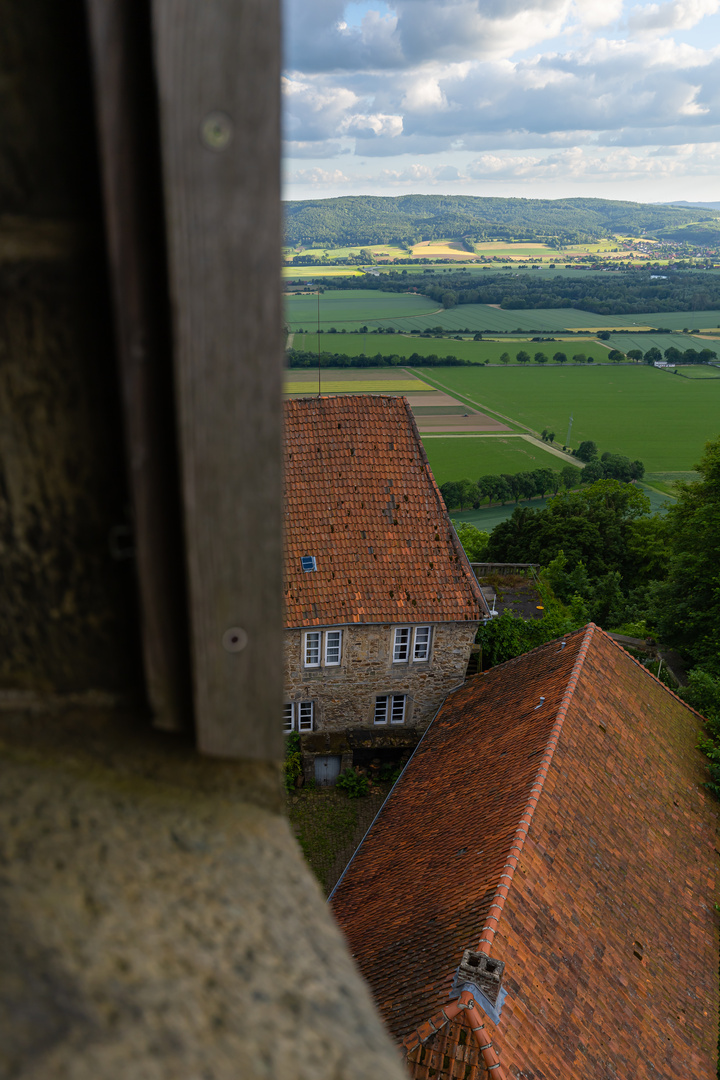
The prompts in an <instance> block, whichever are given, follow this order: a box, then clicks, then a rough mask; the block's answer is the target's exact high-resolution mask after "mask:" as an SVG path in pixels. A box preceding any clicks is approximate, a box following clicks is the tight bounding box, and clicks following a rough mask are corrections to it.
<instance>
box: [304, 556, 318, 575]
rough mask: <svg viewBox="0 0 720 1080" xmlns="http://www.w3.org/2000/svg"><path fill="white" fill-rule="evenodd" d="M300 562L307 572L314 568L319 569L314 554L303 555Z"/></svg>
mask: <svg viewBox="0 0 720 1080" xmlns="http://www.w3.org/2000/svg"><path fill="white" fill-rule="evenodd" d="M300 563H301V565H302V568H303V570H304V571H305V573H306V574H309V573H311V572H312V571H313V570H317V562H316V560H315V556H314V555H303V556H302V557H301V559H300Z"/></svg>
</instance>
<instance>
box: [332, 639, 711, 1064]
mask: <svg viewBox="0 0 720 1080" xmlns="http://www.w3.org/2000/svg"><path fill="white" fill-rule="evenodd" d="M583 641H584V643H585V648H584V649H582V653H584V656H582V655H581V646H582V643H583ZM578 658H580V662H578ZM540 697H544V698H545V701H544V702H543V704H542V706H541V707H540V708H536V706H537V705H538V704H539V699H540ZM561 703H563V709H562V710H561V709H560V706H561ZM563 711H564V719H563V720H562V725H561V728H560V734H559V738H558V739H557V747H556V748H555V749H554V753H553V754H552V757H551V759H550V762H549V765H548V766H547V769H546V772H547V776H546V777H545V779H544V782H543V786H542V791H541V793H540V797H539V801H538V804H537V808H536V809H535V811H534V814H533V816H532V820H531V824H530V827H529V831H528V834H527V839H526V840H525V842H524V846H523V848H522V852H521V854H520V861H519V865H518V868H517V870H516V871H515V873H514V877H513V880H512V884H511V887H510V891H509V895H508V898H507V901H506V902H505V906H504V910H503V911H502V915H501V917H500V921H499V925H498V930H497V937H496V938H495V941H494V943H493V945H492V949H491V952H492V955H493V956H495V957H497V958H498V959H500V960H503V961H505V963H506V970H505V982H504V985H505V987H506V989H507V990H508V997H507V999H506V1001H505V1004H504V1006H503V1010H502V1015H501V1019H500V1023H499V1025H498V1027H497V1028H496V1027H494V1025H493V1024H492V1023H491V1022H490V1021H489V1020H488V1021H486V1029H487V1032H488V1034H489V1035H490V1037H491V1038H492V1041H493V1044H494V1046H495V1049H496V1051H497V1052H498V1054H499V1057H500V1062H501V1064H502V1068H503V1072H504V1074H505V1076H506V1077H508V1078H509V1077H513V1078H515V1077H517V1078H522V1080H526V1078H528V1077H534V1078H535V1080H550V1078H551V1077H552V1078H553V1080H555V1078H559V1080H586V1078H593V1080H594V1078H603V1080H605V1078H608V1080H609V1078H611V1077H612V1078H620V1077H622V1078H623V1080H645V1078H647V1080H650V1078H653V1080H670V1078H671V1077H673V1078H675V1077H677V1076H683V1077H685V1076H687V1077H690V1076H692V1077H695V1078H700V1080H710V1078H711V1077H712V1078H714V1077H715V1056H716V1055H715V1044H716V1041H717V1018H718V1016H717V1013H718V980H717V969H718V950H717V927H716V917H715V915H714V913H713V901H714V893H715V890H716V885H717V867H716V855H715V851H714V835H715V822H716V814H715V809H714V804H712V802H711V801H710V800H709V799H708V798H707V797H706V796H705V794H704V792H703V790H702V787H701V783H702V778H703V765H702V759H701V756H700V754H699V753H698V751H697V750H696V749H695V743H696V741H697V731H698V726H699V719H698V717H697V714H695V713H693V712H692V710H690V709H688V708H687V707H686V706H685V705H684V704H683V703H682V702H680V701H679V700H678V699H677V698H676V697H675V696H674V695H673V694H671V693H670V692H669V691H667V689H666V688H665V687H663V686H662V684H660V683H659V682H658V681H657V680H656V679H654V678H653V677H652V676H651V675H649V674H648V672H647V671H646V670H645V669H644V668H642V666H641V665H639V664H638V663H637V662H636V661H634V660H633V659H632V658H631V657H630V656H629V655H628V654H627V653H625V652H624V651H623V650H622V649H621V648H620V647H619V646H618V645H616V644H615V643H614V642H613V641H611V639H609V638H608V637H607V635H605V634H603V633H602V631H599V630H597V629H595V628H593V627H590V628H588V629H586V630H585V631H581V632H578V633H577V634H573V635H570V636H568V638H567V639H566V645H565V647H564V648H561V646H560V643H559V642H551V643H550V644H548V645H545V646H542V647H541V648H539V649H536V650H534V651H533V652H531V653H528V654H526V655H525V656H522V657H518V658H517V659H516V660H513V661H511V662H510V663H508V664H503V665H501V666H500V667H497V668H495V669H493V670H492V671H490V672H488V673H487V674H486V675H483V676H480V677H478V678H477V679H474V680H472V681H471V682H470V683H467V684H466V685H465V686H464V687H463V688H461V689H460V690H459V691H457V692H456V693H455V694H452V695H450V696H449V697H448V699H447V701H446V703H445V705H444V706H443V708H442V710H441V712H440V714H439V715H438V717H437V719H436V720H435V722H434V723H433V725H432V726H431V728H430V729H429V731H428V733H427V734H426V736H425V739H424V740H423V742H422V743H421V744H420V747H419V749H418V751H417V752H416V754H415V757H414V758H413V759H412V761H411V762H410V764H409V765H408V767H407V769H406V771H405V773H404V774H403V776H402V777H401V779H400V781H399V782H398V785H397V786H396V788H395V789H394V790H393V793H392V795H391V797H390V798H389V800H388V801H387V803H386V805H385V807H384V808H383V811H382V813H381V815H380V817H379V818H378V820H377V821H376V823H375V825H374V826H373V828H372V830H371V831H370V833H369V835H368V836H367V838H366V840H365V841H364V843H363V845H362V846H361V848H360V849H359V851H358V852H357V853H356V856H355V858H354V860H353V862H352V863H351V864H350V867H349V868H348V870H347V872H346V874H345V876H344V878H343V879H342V880H341V882H340V885H339V886H338V889H337V890H336V892H335V894H334V896H333V908H334V910H335V913H336V915H337V917H338V919H339V921H340V923H341V925H342V926H343V928H344V930H345V933H346V934H347V936H348V939H349V942H350V945H351V948H352V951H353V952H354V954H355V956H356V959H357V961H358V963H359V964H360V967H361V969H362V970H363V972H364V974H365V976H366V978H367V979H368V980H369V982H370V985H371V987H372V988H373V992H374V994H375V997H376V1000H377V1002H378V1005H379V1006H380V1008H381V1010H382V1012H383V1014H384V1016H385V1018H386V1020H387V1023H388V1025H389V1027H390V1029H391V1030H392V1031H393V1033H394V1034H395V1035H396V1036H397V1037H398V1038H402V1037H403V1036H407V1035H408V1034H409V1033H411V1032H412V1031H413V1030H414V1029H415V1028H417V1027H418V1026H420V1025H421V1024H422V1023H423V1022H425V1021H427V1020H429V1019H430V1018H431V1017H433V1016H436V1015H437V1013H438V1012H439V1009H440V1008H441V1007H442V1006H443V1005H446V1004H447V1003H448V992H449V989H450V983H451V980H452V974H453V971H454V969H455V968H456V966H457V964H458V962H459V960H460V958H461V955H462V951H463V949H465V948H478V943H479V940H480V937H481V933H482V928H483V926H484V925H485V918H486V915H487V910H488V907H489V904H490V902H491V900H492V898H493V896H494V895H495V894H496V890H497V885H498V882H499V880H500V874H502V872H503V867H504V865H505V862H506V855H507V853H508V848H509V844H510V842H512V838H513V837H514V836H515V834H516V830H517V828H518V823H519V821H520V819H521V817H522V816H523V810H524V809H525V807H526V805H527V802H528V794H529V791H530V788H531V786H532V785H533V780H534V777H535V774H536V772H537V762H538V761H539V760H541V759H542V758H543V757H545V756H546V755H545V754H544V751H545V749H546V745H547V744H548V740H549V736H550V733H551V730H552V728H553V725H554V723H555V720H556V717H557V715H558V712H563ZM553 743H554V739H553ZM636 952H640V953H641V954H642V956H641V957H638V956H637V955H635V953H636ZM453 1030H457V1031H461V1030H463V1029H462V1025H457V1024H456V1025H454V1027H453ZM427 1033H429V1032H428V1029H426V1030H425V1032H423V1037H425V1036H426V1034H427ZM439 1038H441V1036H433V1037H432V1038H431V1039H430V1040H429V1041H428V1043H427V1047H428V1049H431V1048H432V1045H433V1042H436V1041H437V1040H438V1039H439ZM442 1038H443V1039H445V1042H447V1037H446V1035H443V1036H442ZM456 1049H457V1051H458V1057H459V1056H461V1052H462V1053H465V1050H464V1048H462V1047H460V1046H458V1047H457V1048H456ZM446 1055H447V1059H448V1060H454V1058H453V1052H452V1048H449V1049H448V1048H447V1047H444V1049H443V1053H442V1055H440V1057H439V1058H436V1059H435V1064H437V1061H438V1060H440V1061H441V1062H442V1061H443V1060H445V1058H446ZM416 1057H417V1054H415V1055H414V1059H415V1058H416ZM414 1068H415V1070H416V1071H415V1072H413V1075H416V1076H418V1077H420V1076H424V1075H425V1073H424V1072H423V1071H422V1067H420V1066H417V1065H415V1066H414ZM448 1075H449V1074H448ZM444 1077H445V1073H444V1072H443V1070H442V1068H441V1069H440V1071H439V1072H438V1074H437V1076H436V1080H444Z"/></svg>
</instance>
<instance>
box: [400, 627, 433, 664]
mask: <svg viewBox="0 0 720 1080" xmlns="http://www.w3.org/2000/svg"><path fill="white" fill-rule="evenodd" d="M431 642H432V627H431V626H416V627H411V626H396V627H395V634H394V637H393V664H407V663H409V662H410V660H412V662H413V663H421V662H422V661H423V660H429V659H430V644H431Z"/></svg>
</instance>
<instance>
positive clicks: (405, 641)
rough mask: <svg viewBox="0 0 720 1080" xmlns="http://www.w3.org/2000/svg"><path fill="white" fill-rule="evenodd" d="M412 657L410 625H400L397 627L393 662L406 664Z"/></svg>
mask: <svg viewBox="0 0 720 1080" xmlns="http://www.w3.org/2000/svg"><path fill="white" fill-rule="evenodd" d="M409 659H410V627H409V626H398V627H396V628H395V640H394V641H393V664H406V663H407V662H408V660H409Z"/></svg>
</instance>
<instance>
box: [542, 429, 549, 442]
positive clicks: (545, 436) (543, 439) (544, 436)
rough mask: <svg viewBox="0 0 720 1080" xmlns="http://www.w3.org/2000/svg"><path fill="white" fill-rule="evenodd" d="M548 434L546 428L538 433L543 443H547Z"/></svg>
mask: <svg viewBox="0 0 720 1080" xmlns="http://www.w3.org/2000/svg"><path fill="white" fill-rule="evenodd" d="M549 434H550V432H549V431H548V429H547V428H543V429H542V431H541V432H540V438H541V439H542V441H543V442H547V441H548V435H549Z"/></svg>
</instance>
